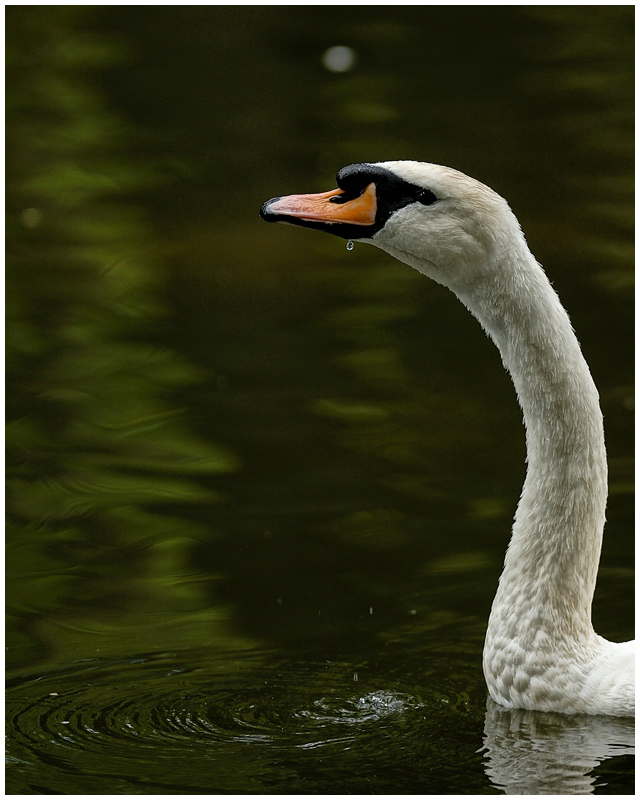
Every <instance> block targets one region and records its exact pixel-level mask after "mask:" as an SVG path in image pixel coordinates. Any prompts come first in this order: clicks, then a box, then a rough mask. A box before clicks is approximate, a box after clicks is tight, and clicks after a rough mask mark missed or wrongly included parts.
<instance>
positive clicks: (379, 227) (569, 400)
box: [261, 161, 634, 716]
mask: <svg viewBox="0 0 640 800" xmlns="http://www.w3.org/2000/svg"><path fill="white" fill-rule="evenodd" d="M337 183H338V187H339V188H338V189H336V190H333V191H330V192H325V193H323V194H315V195H291V196H289V197H278V198H274V199H272V200H269V201H268V202H267V203H265V204H264V206H263V207H262V210H261V216H262V218H263V219H265V220H267V221H270V222H287V223H290V224H294V225H302V226H304V227H308V228H313V229H316V230H323V231H326V232H329V233H333V234H336V235H338V236H340V237H342V238H344V239H354V240H361V241H364V242H370V243H371V244H375V245H377V246H378V247H380V248H381V249H382V250H385V251H386V252H387V253H389V254H391V255H392V256H394V257H395V258H397V259H399V260H400V261H403V262H405V263H406V264H409V265H410V266H412V267H414V268H415V269H417V270H418V271H419V272H422V273H423V274H425V275H427V276H429V277H430V278H432V279H433V280H435V281H437V282H438V283H441V284H443V285H444V286H447V287H448V288H449V289H451V291H453V292H454V293H455V294H456V295H457V297H458V298H459V299H460V300H461V302H462V303H463V304H464V305H465V306H466V307H467V308H468V309H469V311H470V312H471V313H472V314H473V315H474V316H475V317H476V318H477V319H478V320H479V322H480V324H481V325H482V326H483V328H484V329H485V331H486V332H487V334H488V335H489V337H490V338H491V339H492V340H493V341H494V343H495V344H496V346H497V347H498V350H499V351H500V354H501V356H502V361H503V363H504V366H505V367H506V369H507V370H508V371H509V373H510V374H511V377H512V379H513V383H514V385H515V388H516V392H517V395H518V400H519V402H520V405H521V407H522V410H523V414H524V422H525V427H526V438H527V462H528V468H527V476H526V479H525V483H524V487H523V489H522V495H521V498H520V502H519V504H518V509H517V512H516V515H515V520H514V525H513V532H512V536H511V541H510V543H509V547H508V550H507V554H506V557H505V563H504V570H503V572H502V576H501V578H500V583H499V586H498V591H497V594H496V596H495V599H494V601H493V606H492V609H491V615H490V617H489V623H488V627H487V635H486V640H485V646H484V654H483V667H484V674H485V678H486V682H487V686H488V689H489V694H490V695H491V697H492V698H493V700H494V701H496V702H497V703H500V704H501V705H503V706H506V707H508V708H524V709H530V710H537V711H557V712H562V713H567V714H574V713H586V714H609V715H615V716H630V715H632V714H633V713H634V642H625V643H622V644H617V643H613V642H609V641H607V640H606V639H603V638H602V637H601V636H598V635H597V634H596V633H595V631H594V629H593V625H592V622H591V602H592V599H593V592H594V588H595V583H596V574H597V571H598V562H599V559H600V549H601V545H602V532H603V527H604V521H605V505H606V499H607V460H606V452H605V446H604V433H603V423H602V413H601V411H600V405H599V400H598V392H597V390H596V387H595V385H594V383H593V380H592V378H591V374H590V372H589V368H588V366H587V364H586V362H585V360H584V358H583V356H582V353H581V351H580V345H579V344H578V341H577V339H576V337H575V334H574V332H573V329H572V327H571V323H570V322H569V318H568V316H567V313H566V311H565V310H564V308H563V307H562V305H561V304H560V301H559V299H558V296H557V295H556V293H555V292H554V290H553V289H552V287H551V284H550V283H549V281H548V279H547V277H546V275H545V273H544V271H543V269H542V267H541V266H540V265H539V264H538V263H537V262H536V260H535V258H534V257H533V255H532V254H531V252H530V250H529V248H528V246H527V243H526V240H525V237H524V235H523V233H522V230H521V228H520V225H519V223H518V220H517V219H516V217H515V216H514V214H513V212H512V211H511V209H510V208H509V206H508V205H507V203H506V201H505V200H504V199H503V198H502V197H500V195H498V194H496V193H495V192H494V191H492V190H491V189H489V188H488V187H487V186H485V185H483V184H481V183H479V182H478V181H476V180H473V179H472V178H469V177H468V176H466V175H464V174H462V173H461V172H457V171H456V170H453V169H449V168H447V167H441V166H437V165H435V164H425V163H421V162H416V161H387V162H383V163H378V164H354V165H352V166H350V167H345V168H344V169H342V170H341V171H340V172H339V173H338V178H337Z"/></svg>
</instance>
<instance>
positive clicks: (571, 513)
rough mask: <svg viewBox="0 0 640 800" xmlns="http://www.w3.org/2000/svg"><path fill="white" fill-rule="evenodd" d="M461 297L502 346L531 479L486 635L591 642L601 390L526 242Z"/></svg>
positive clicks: (531, 641) (603, 478)
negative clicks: (520, 413) (522, 427)
mask: <svg viewBox="0 0 640 800" xmlns="http://www.w3.org/2000/svg"><path fill="white" fill-rule="evenodd" d="M499 267H500V268H499V269H498V270H496V271H492V275H493V278H490V279H489V280H485V281H483V283H482V285H481V286H480V287H476V288H475V290H473V291H471V292H469V293H468V294H467V295H466V296H462V297H461V299H462V301H463V302H464V303H465V304H466V305H468V307H469V309H470V310H471V311H472V313H473V314H474V315H475V316H476V317H478V319H479V320H480V322H481V323H482V325H483V326H484V327H485V329H486V330H487V332H488V334H489V335H490V336H491V338H492V339H493V340H494V342H495V343H496V345H497V346H498V349H499V350H500V353H501V356H502V360H503V363H504V365H505V367H506V368H507V370H508V371H509V372H510V374H511V377H512V379H513V382H514V385H515V388H516V392H517V394H518V400H519V402H520V405H521V407H522V410H523V413H524V422H525V427H526V439H527V462H528V469H527V476H526V480H525V483H524V487H523V490H522V496H521V498H520V503H519V505H518V510H517V512H516V516H515V522H514V525H513V534H512V538H511V542H510V544H509V548H508V551H507V555H506V558H505V565H504V571H503V573H502V576H501V579H500V586H499V589H498V593H497V595H496V598H495V600H494V604H493V608H492V613H491V619H490V621H489V628H488V634H487V642H488V643H490V640H491V638H492V637H498V638H500V639H501V640H502V641H505V640H509V639H511V640H516V639H517V640H518V641H519V642H520V644H521V645H522V646H524V648H525V649H527V648H528V647H531V648H532V649H536V648H538V647H540V644H541V643H542V642H543V641H545V646H549V645H550V644H553V646H554V647H556V648H557V647H559V648H561V649H565V648H572V647H576V646H577V647H580V645H585V644H586V643H587V641H590V640H591V639H592V638H593V636H594V633H593V627H592V624H591V601H592V598H593V591H594V588H595V582H596V574H597V570H598V562H599V559H600V549H601V544H602V530H603V526H604V517H605V505H606V497H607V464H606V453H605V446H604V434H603V425H602V414H601V411H600V406H599V401H598V393H597V390H596V388H595V385H594V383H593V380H592V378H591V374H590V372H589V368H588V366H587V364H586V362H585V360H584V358H583V356H582V353H581V351H580V346H579V344H578V341H577V339H576V337H575V335H574V333H573V329H572V327H571V324H570V322H569V318H568V316H567V314H566V312H565V310H564V309H563V307H562V306H561V304H560V301H559V300H558V297H557V295H556V294H555V292H554V291H553V289H552V287H551V285H550V283H549V281H548V279H547V278H546V276H545V274H544V272H543V270H542V268H541V267H540V266H539V265H538V264H537V263H536V261H535V259H534V258H533V256H532V255H531V253H530V252H529V250H528V248H527V247H526V244H525V243H524V241H523V242H522V246H521V247H520V249H519V252H516V254H515V255H514V253H513V251H512V252H511V253H510V254H509V263H503V264H501V265H499Z"/></svg>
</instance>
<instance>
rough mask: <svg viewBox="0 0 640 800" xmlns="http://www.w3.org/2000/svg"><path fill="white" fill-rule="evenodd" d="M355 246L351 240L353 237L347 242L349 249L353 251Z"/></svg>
mask: <svg viewBox="0 0 640 800" xmlns="http://www.w3.org/2000/svg"><path fill="white" fill-rule="evenodd" d="M354 247H355V245H354V243H353V242H352V241H351V239H349V241H348V242H347V250H349V251H351V250H353V248H354Z"/></svg>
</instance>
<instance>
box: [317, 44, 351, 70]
mask: <svg viewBox="0 0 640 800" xmlns="http://www.w3.org/2000/svg"><path fill="white" fill-rule="evenodd" d="M356 60H357V57H356V51H355V50H353V49H352V48H351V47H345V46H344V45H336V46H335V47H330V48H329V49H328V50H325V51H324V53H323V54H322V65H323V67H324V68H325V69H328V70H329V72H348V71H349V70H350V69H353V67H355V64H356Z"/></svg>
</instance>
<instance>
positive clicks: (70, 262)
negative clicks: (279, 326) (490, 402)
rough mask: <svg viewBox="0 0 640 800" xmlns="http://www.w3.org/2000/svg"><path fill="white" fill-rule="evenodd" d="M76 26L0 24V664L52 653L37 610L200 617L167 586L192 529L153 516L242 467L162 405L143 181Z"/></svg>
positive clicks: (165, 400)
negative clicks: (3, 325) (4, 531)
mask: <svg viewBox="0 0 640 800" xmlns="http://www.w3.org/2000/svg"><path fill="white" fill-rule="evenodd" d="M87 17H89V18H90V14H88V13H87V11H86V10H83V9H79V8H78V9H75V10H74V9H70V8H59V7H50V8H21V9H11V10H9V12H8V33H9V35H8V47H7V74H8V81H9V90H8V92H7V98H8V99H7V107H8V125H7V145H8V151H7V175H8V183H7V206H8V224H7V249H8V258H7V386H8V390H9V393H8V404H7V410H8V423H7V448H8V469H7V476H8V493H7V511H8V516H9V519H10V525H9V527H8V547H7V570H8V586H7V588H8V611H9V614H10V618H11V620H12V622H13V625H12V626H11V627H10V628H9V630H8V638H7V644H8V662H9V663H10V664H20V663H28V662H29V661H32V660H33V659H34V658H37V654H38V652H40V653H41V652H42V648H43V647H44V642H45V641H47V640H48V641H50V642H51V641H53V640H51V639H50V638H48V637H47V636H46V635H45V634H44V628H43V621H44V620H43V619H42V618H46V617H47V615H48V614H50V613H51V612H57V613H62V614H63V616H64V615H65V613H68V612H65V611H63V609H70V608H73V607H78V608H81V609H83V612H82V613H87V612H88V611H89V609H93V610H94V613H95V611H98V610H102V611H103V612H104V610H105V609H107V608H108V609H110V611H111V612H112V613H113V614H115V615H116V616H117V614H118V611H120V613H121V612H122V610H123V609H124V607H125V606H126V604H127V602H130V599H131V597H134V596H135V597H138V598H141V597H146V598H147V602H148V604H149V607H155V608H158V607H166V606H169V609H170V612H171V613H173V614H176V613H177V611H183V610H184V607H185V606H187V607H189V608H190V609H191V608H193V607H196V608H198V607H200V606H202V605H203V604H204V595H203V592H202V589H201V587H200V586H199V585H198V583H197V581H192V582H190V581H188V580H184V581H181V580H180V564H181V563H182V564H185V565H186V563H187V561H188V554H189V548H190V547H192V546H193V540H194V538H195V539H197V537H198V536H199V535H201V533H200V529H199V526H198V525H195V524H194V523H190V522H186V521H183V520H179V519H178V518H172V517H171V516H170V515H167V514H166V513H163V514H158V513H154V512H153V511H151V510H150V507H152V506H158V505H159V504H160V505H162V506H167V504H170V505H175V504H181V505H184V504H191V505H192V504H194V503H202V502H207V503H211V502H215V501H218V500H219V499H220V495H219V494H218V493H217V492H216V491H215V490H214V489H213V488H212V487H211V486H210V485H208V484H207V483H204V482H198V481H197V480H194V478H197V477H204V476H209V475H213V474H220V473H228V472H231V471H234V470H236V469H237V468H238V467H239V461H238V459H237V458H236V457H235V456H234V455H232V454H231V453H230V452H228V450H225V449H223V448H221V447H217V446H215V445H214V444H211V443H207V442H205V441H203V440H200V439H197V438H195V437H194V435H193V434H192V433H191V432H190V431H189V429H188V427H187V425H186V424H185V421H184V415H183V414H182V413H181V412H179V411H177V410H176V409H175V408H174V407H173V404H172V402H171V393H172V392H175V390H176V389H177V387H180V386H183V385H187V384H190V383H193V382H194V381H196V380H197V379H198V377H199V376H198V373H197V372H196V371H195V370H194V369H193V368H192V367H191V366H189V365H188V364H187V363H186V362H185V361H183V360H181V359H180V358H179V357H177V356H176V355H175V354H174V353H173V352H171V351H169V350H167V349H164V348H163V349H161V348H159V347H158V346H157V345H155V344H154V343H153V338H154V336H153V326H154V325H161V324H162V319H163V314H164V310H163V307H162V305H161V304H160V303H159V301H158V299H157V292H156V288H157V287H156V286H155V283H156V278H155V274H154V273H155V267H154V266H153V247H152V246H151V243H150V242H151V240H150V236H149V230H148V227H147V225H146V223H145V222H144V220H143V218H142V217H141V214H140V211H139V209H138V208H137V207H136V206H135V205H133V204H131V203H130V202H129V201H128V200H127V192H129V191H131V190H132V189H134V188H135V189H139V187H140V186H141V185H143V184H148V183H149V182H150V181H151V182H153V181H154V180H155V176H154V174H153V173H152V172H151V171H150V170H149V169H148V168H147V169H145V168H144V167H143V166H142V165H141V164H140V163H135V162H134V161H132V160H131V159H130V157H129V156H125V155H124V153H123V151H122V147H123V142H124V141H125V139H126V134H125V129H124V126H123V125H122V123H121V122H120V121H119V120H118V119H117V118H116V117H114V116H113V115H112V114H110V113H109V112H108V111H107V110H106V108H105V107H104V105H103V103H102V102H101V99H100V97H99V95H97V94H96V93H95V92H94V91H92V89H91V85H90V80H89V75H91V74H92V71H95V68H96V67H97V66H101V67H104V66H105V65H106V64H108V63H110V62H111V63H113V62H114V60H117V59H118V53H117V51H116V50H115V49H113V48H111V47H110V46H109V45H108V44H107V43H106V42H104V41H100V40H94V39H93V38H92V37H91V35H90V34H88V33H87V32H86V31H85V30H84V24H85V20H86V18H87ZM114 559H116V560H114ZM184 569H185V571H187V570H186V566H185V567H184ZM187 572H188V571H187ZM167 598H171V601H170V602H168V601H167ZM208 613H209V614H210V616H211V618H213V617H215V612H214V611H210V610H208ZM210 621H211V620H210ZM96 624H98V626H100V623H96ZM103 624H104V625H105V626H108V623H103ZM165 624H166V623H165ZM169 624H170V621H169ZM45 627H46V623H45ZM72 627H73V626H72ZM135 627H136V628H137V639H138V640H139V645H140V646H142V647H143V648H150V647H152V646H153V645H154V644H155V643H156V641H157V638H156V635H157V632H153V633H152V632H151V629H152V628H153V626H148V625H142V624H141V623H140V618H138V619H137V621H136V623H135ZM146 631H149V633H148V638H147V640H146V641H141V640H142V639H144V634H145V632H146ZM114 635H115V634H114ZM16 637H17V638H16ZM116 638H124V641H125V642H126V635H124V634H123V633H122V631H120V632H119V633H118V634H117V637H116ZM163 638H164V640H165V641H166V639H167V637H166V636H164V637H163ZM64 639H65V637H60V636H59V634H58V635H56V649H57V648H58V647H62V649H63V650H64V653H65V658H72V657H73V656H74V655H75V656H77V657H80V656H82V655H84V654H85V652H86V644H84V645H83V644H82V641H81V639H79V638H78V637H77V636H76V637H75V640H73V641H64V643H63V640H64ZM197 639H198V635H197V634H194V636H193V637H192V641H195V640H197ZM129 647H130V644H129V643H128V642H127V643H126V644H125V645H124V646H123V647H122V649H124V650H125V651H126V650H127V649H128V648H129ZM116 650H117V648H116Z"/></svg>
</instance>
